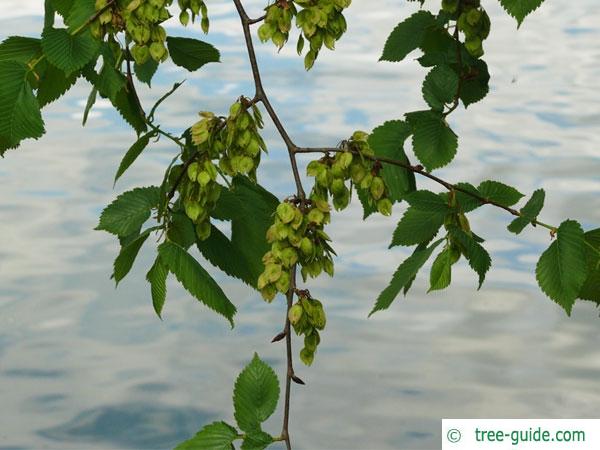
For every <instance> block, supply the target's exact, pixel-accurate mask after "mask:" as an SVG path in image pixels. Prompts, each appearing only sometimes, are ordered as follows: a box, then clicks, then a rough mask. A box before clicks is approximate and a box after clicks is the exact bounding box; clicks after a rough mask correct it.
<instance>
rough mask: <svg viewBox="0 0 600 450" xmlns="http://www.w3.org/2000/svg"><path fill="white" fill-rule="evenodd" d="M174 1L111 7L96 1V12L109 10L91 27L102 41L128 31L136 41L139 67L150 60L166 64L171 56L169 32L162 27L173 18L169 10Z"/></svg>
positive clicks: (137, 1) (134, 49) (140, 0)
mask: <svg viewBox="0 0 600 450" xmlns="http://www.w3.org/2000/svg"><path fill="white" fill-rule="evenodd" d="M172 1H173V0H130V1H128V2H127V1H124V2H114V3H113V4H112V5H111V6H110V7H109V8H107V9H106V7H107V5H108V0H96V5H95V6H96V11H101V10H103V9H106V11H104V12H103V13H102V14H100V16H99V17H98V19H97V20H96V21H94V22H93V23H92V24H91V26H90V27H91V32H92V34H93V35H94V36H95V37H97V38H98V39H104V37H105V36H106V35H107V34H109V35H114V34H117V33H119V32H121V31H125V33H126V34H127V36H128V37H129V38H130V39H131V40H132V41H133V42H134V45H133V46H132V47H131V55H132V56H133V59H134V60H135V62H136V63H138V64H144V63H145V62H146V61H148V60H149V59H150V58H152V59H153V60H154V61H156V62H162V61H164V60H166V59H167V58H168V56H169V52H168V51H167V47H166V46H165V41H166V39H167V33H166V31H165V29H164V28H163V27H162V26H161V25H160V24H161V23H163V22H164V21H165V20H168V19H169V18H170V17H171V14H170V13H169V11H168V9H167V7H168V6H170V4H171V3H172Z"/></svg>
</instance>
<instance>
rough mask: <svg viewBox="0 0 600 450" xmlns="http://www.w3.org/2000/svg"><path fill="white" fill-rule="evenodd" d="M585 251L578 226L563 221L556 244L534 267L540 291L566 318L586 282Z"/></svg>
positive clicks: (572, 221)
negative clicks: (563, 312)
mask: <svg viewBox="0 0 600 450" xmlns="http://www.w3.org/2000/svg"><path fill="white" fill-rule="evenodd" d="M585 252H586V250H585V237H584V233H583V230H582V229H581V225H579V224H578V223H577V222H575V221H574V220H566V221H564V222H563V223H562V224H561V225H560V227H558V231H557V233H556V241H554V242H553V243H552V244H551V245H550V247H548V249H547V250H546V251H545V252H544V253H543V254H542V256H541V257H540V259H539V261H538V263H537V266H536V270H535V273H536V277H537V281H538V284H539V285H540V288H542V291H544V293H545V294H546V295H547V296H548V297H550V298H551V299H552V300H554V301H555V302H556V303H558V304H559V305H560V306H562V307H563V308H564V309H565V311H566V312H567V314H569V315H571V309H572V308H573V304H574V303H575V300H576V299H577V297H578V296H579V293H580V292H581V289H582V287H583V285H584V283H585V281H586V279H587V270H588V268H587V265H586V255H585Z"/></svg>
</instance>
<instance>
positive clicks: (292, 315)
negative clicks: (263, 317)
mask: <svg viewBox="0 0 600 450" xmlns="http://www.w3.org/2000/svg"><path fill="white" fill-rule="evenodd" d="M302 314H304V310H303V309H302V306H300V305H299V304H298V303H296V304H295V305H294V306H292V307H291V308H290V310H289V312H288V319H290V323H291V324H292V325H296V324H297V323H299V322H300V319H301V318H302Z"/></svg>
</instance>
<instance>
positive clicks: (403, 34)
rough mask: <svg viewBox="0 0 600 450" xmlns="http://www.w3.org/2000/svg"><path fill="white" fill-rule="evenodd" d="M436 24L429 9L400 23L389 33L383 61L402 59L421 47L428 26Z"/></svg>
mask: <svg viewBox="0 0 600 450" xmlns="http://www.w3.org/2000/svg"><path fill="white" fill-rule="evenodd" d="M435 26H436V21H435V17H434V16H433V15H432V14H431V13H430V12H429V11H418V12H416V13H414V14H413V15H412V16H410V17H409V18H408V19H406V20H404V21H403V22H401V23H399V24H398V26H396V28H394V31H392V33H391V34H390V35H389V37H388V39H387V41H386V43H385V46H384V48H383V54H382V55H381V58H380V60H381V61H391V62H398V61H402V60H403V59H404V58H405V57H406V56H407V55H408V54H409V53H410V52H412V51H413V50H416V49H417V48H419V47H420V45H421V43H422V41H423V37H424V35H425V32H426V31H427V29H428V28H432V27H435Z"/></svg>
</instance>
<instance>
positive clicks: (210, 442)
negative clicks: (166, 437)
mask: <svg viewBox="0 0 600 450" xmlns="http://www.w3.org/2000/svg"><path fill="white" fill-rule="evenodd" d="M237 438H238V433H237V430H236V429H235V428H233V427H232V426H231V425H228V424H226V423H225V422H214V423H211V424H210V425H206V426H205V427H204V428H202V430H200V431H199V432H198V433H197V434H196V436H194V437H193V438H191V439H190V440H188V441H185V442H183V443H181V444H179V445H178V446H177V447H175V450H203V449H206V450H231V449H232V448H233V441H235V440H236V439H237Z"/></svg>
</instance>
